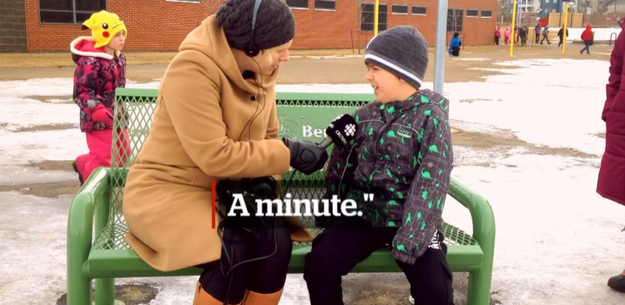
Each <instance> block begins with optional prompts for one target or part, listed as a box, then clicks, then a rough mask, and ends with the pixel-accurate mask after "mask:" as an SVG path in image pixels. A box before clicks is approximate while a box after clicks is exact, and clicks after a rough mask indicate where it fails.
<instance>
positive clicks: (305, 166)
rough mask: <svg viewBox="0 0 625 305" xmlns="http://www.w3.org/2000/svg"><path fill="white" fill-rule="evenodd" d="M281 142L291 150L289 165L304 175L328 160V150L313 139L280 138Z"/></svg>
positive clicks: (312, 171)
mask: <svg viewBox="0 0 625 305" xmlns="http://www.w3.org/2000/svg"><path fill="white" fill-rule="evenodd" d="M282 142H284V145H286V147H288V148H289V150H290V151H291V167H293V168H294V169H296V170H298V171H300V172H302V173H304V174H306V175H310V174H312V173H314V172H316V171H318V170H320V169H322V168H323V166H324V165H325V164H326V161H328V152H327V151H326V150H325V149H324V148H321V147H319V145H317V143H315V142H313V141H307V140H304V141H300V140H292V139H287V138H282Z"/></svg>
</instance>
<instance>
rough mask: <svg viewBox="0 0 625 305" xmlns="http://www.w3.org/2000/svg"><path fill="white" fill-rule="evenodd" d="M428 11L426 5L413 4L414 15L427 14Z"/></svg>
mask: <svg viewBox="0 0 625 305" xmlns="http://www.w3.org/2000/svg"><path fill="white" fill-rule="evenodd" d="M426 13H427V9H426V7H425V6H417V5H413V6H412V14H413V15H423V16H425V15H426Z"/></svg>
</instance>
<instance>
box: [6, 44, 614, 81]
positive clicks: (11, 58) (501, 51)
mask: <svg viewBox="0 0 625 305" xmlns="http://www.w3.org/2000/svg"><path fill="white" fill-rule="evenodd" d="M581 48H582V47H581V46H580V45H578V44H569V45H567V50H566V54H562V51H561V49H560V48H558V47H557V43H556V44H554V43H552V44H551V45H536V46H533V47H531V46H527V47H515V49H514V56H510V48H509V46H503V45H500V46H486V47H466V48H465V50H463V51H462V53H461V58H460V59H461V60H456V59H454V58H450V57H446V59H445V61H446V63H445V66H446V67H445V82H448V83H453V82H468V81H482V79H481V77H483V76H486V75H493V74H496V73H497V72H493V71H488V70H487V69H490V68H499V69H501V67H500V66H496V65H494V64H495V63H496V62H500V61H510V60H519V59H536V58H574V59H579V58H584V59H599V60H607V59H609V56H610V52H611V50H612V48H611V47H610V46H607V45H597V46H593V48H592V54H590V55H587V54H584V55H581V54H579V50H580V49H581ZM434 51H435V50H434V49H433V48H431V49H430V64H429V68H428V71H427V74H426V76H425V81H426V82H427V81H433V80H434V65H435V58H434V57H435V56H434ZM174 55H175V53H172V52H163V53H129V55H128V73H127V77H128V79H130V80H133V81H137V82H150V81H153V80H155V79H160V78H161V77H162V76H163V73H164V72H165V69H166V68H167V63H168V62H169V61H170V60H171V58H173V56H174ZM291 56H292V60H291V61H289V62H286V63H284V64H283V65H282V70H281V72H280V77H279V79H278V82H279V83H281V84H301V83H326V84H353V83H363V82H364V81H365V79H364V77H365V71H366V68H365V65H364V63H363V59H362V56H359V55H358V54H353V53H352V51H351V50H334V51H330V50H317V51H314V50H313V51H307V53H306V52H304V51H294V52H293V54H292V55H291ZM315 56H337V57H338V56H342V58H324V59H318V57H315ZM465 58H489V59H491V60H489V61H470V60H462V59H465ZM134 59H136V60H134ZM150 62H151V63H153V64H146V63H150ZM474 68H480V69H481V70H475V69H474ZM74 69H75V66H74V65H73V64H72V62H71V58H70V56H69V54H65V53H27V54H3V55H1V56H0V80H24V79H31V78H48V77H71V76H72V75H73V73H74Z"/></svg>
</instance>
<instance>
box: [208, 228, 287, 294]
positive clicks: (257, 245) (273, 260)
mask: <svg viewBox="0 0 625 305" xmlns="http://www.w3.org/2000/svg"><path fill="white" fill-rule="evenodd" d="M263 221H264V222H265V224H266V225H267V228H268V231H267V232H266V234H263V236H261V237H260V238H259V237H257V236H254V235H253V234H251V233H249V232H246V231H245V230H243V229H240V228H230V227H228V228H225V229H224V237H223V240H224V245H225V247H226V249H227V252H226V251H225V250H222V253H221V259H220V260H218V261H215V262H210V263H207V264H203V265H200V266H198V267H200V268H203V269H204V272H203V273H202V275H200V283H201V284H202V287H203V288H204V290H205V291H206V292H207V293H208V294H210V295H211V296H213V297H214V298H216V299H217V300H219V301H221V302H225V300H226V297H228V295H229V297H228V304H238V303H240V302H241V301H243V297H244V296H245V290H250V291H254V292H258V293H264V294H266V293H273V292H277V291H279V290H280V289H282V288H283V287H284V283H285V281H286V275H287V270H288V267H289V262H290V260H291V251H292V250H293V243H292V241H291V235H290V234H289V231H288V229H286V226H285V224H284V220H283V219H282V218H275V217H265V218H263ZM274 222H277V223H276V229H275V239H274ZM276 246H277V250H276ZM274 251H275V253H274ZM272 253H274V254H273V255H271V254H272ZM226 254H227V255H226ZM269 255H271V256H270V257H269V258H265V259H261V260H255V261H252V262H247V263H243V264H240V265H238V266H237V267H235V268H234V269H233V270H232V271H230V273H229V274H228V269H230V267H231V266H234V265H235V264H238V263H241V262H243V261H246V260H250V259H255V258H259V257H262V256H269ZM228 257H229V259H228Z"/></svg>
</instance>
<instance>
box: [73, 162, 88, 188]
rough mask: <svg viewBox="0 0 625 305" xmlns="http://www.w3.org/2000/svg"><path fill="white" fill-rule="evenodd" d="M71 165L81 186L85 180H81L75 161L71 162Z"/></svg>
mask: <svg viewBox="0 0 625 305" xmlns="http://www.w3.org/2000/svg"><path fill="white" fill-rule="evenodd" d="M72 167H73V168H74V171H75V172H76V173H78V181H80V186H82V185H83V184H85V181H83V179H82V175H81V174H80V172H79V171H78V166H76V161H74V162H72Z"/></svg>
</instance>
